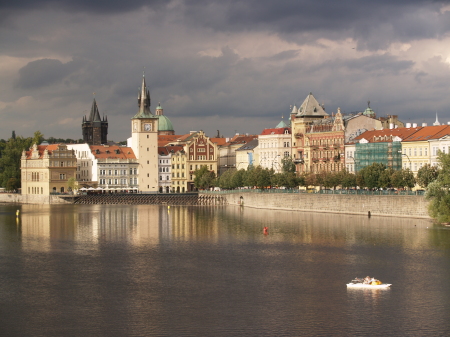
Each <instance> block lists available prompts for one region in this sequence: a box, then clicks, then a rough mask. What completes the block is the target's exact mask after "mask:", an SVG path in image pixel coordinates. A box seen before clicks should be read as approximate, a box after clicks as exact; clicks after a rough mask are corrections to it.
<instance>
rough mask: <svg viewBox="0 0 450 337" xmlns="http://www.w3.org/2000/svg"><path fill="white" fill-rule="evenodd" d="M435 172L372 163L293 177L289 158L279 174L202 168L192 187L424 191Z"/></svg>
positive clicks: (428, 167) (254, 169) (256, 169)
mask: <svg viewBox="0 0 450 337" xmlns="http://www.w3.org/2000/svg"><path fill="white" fill-rule="evenodd" d="M438 173H439V170H438V168H437V167H435V166H431V165H428V164H427V165H424V166H423V167H422V168H420V170H419V171H418V174H417V177H414V174H413V173H412V171H411V170H410V169H400V170H393V169H392V168H390V167H386V166H385V165H384V164H381V163H373V164H372V165H370V166H367V167H365V168H363V169H362V170H360V171H359V172H357V173H356V174H355V173H351V172H348V171H346V170H342V171H336V172H321V173H305V174H302V175H300V176H297V175H296V173H295V165H294V163H293V162H292V160H291V159H290V158H284V159H283V164H282V172H281V173H275V171H274V170H273V169H268V168H262V167H261V166H256V167H252V166H249V168H248V169H247V170H244V169H241V170H227V171H225V172H224V173H223V174H222V175H220V176H219V177H216V175H215V173H214V172H212V171H209V170H208V168H207V167H206V166H203V167H201V168H200V169H199V170H197V171H195V172H194V174H195V179H194V185H195V187H197V188H198V189H209V188H212V187H220V188H222V189H234V188H240V187H256V188H260V189H264V188H268V187H283V188H297V187H299V186H303V187H319V188H333V189H336V188H337V187H341V188H343V189H348V188H366V189H370V190H374V189H390V188H397V189H408V188H409V189H411V188H413V187H414V186H416V184H417V185H419V186H421V187H423V188H426V187H427V186H428V184H430V183H431V182H432V181H434V180H435V179H436V178H437V176H438Z"/></svg>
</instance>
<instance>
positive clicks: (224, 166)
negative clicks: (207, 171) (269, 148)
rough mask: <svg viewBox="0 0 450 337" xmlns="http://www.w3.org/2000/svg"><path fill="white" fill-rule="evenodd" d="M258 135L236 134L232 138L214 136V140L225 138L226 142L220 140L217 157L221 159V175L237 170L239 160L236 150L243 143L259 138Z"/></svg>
mask: <svg viewBox="0 0 450 337" xmlns="http://www.w3.org/2000/svg"><path fill="white" fill-rule="evenodd" d="M257 138H258V135H248V134H246V135H240V134H236V135H234V137H232V138H231V139H229V138H214V140H218V141H220V140H225V142H223V141H222V142H218V145H219V146H218V151H219V152H218V154H217V159H218V161H219V172H218V173H219V175H222V174H223V173H224V172H226V171H228V170H235V169H236V165H237V164H238V161H237V160H236V150H237V149H238V148H240V147H242V146H243V145H245V144H247V143H248V142H251V141H252V140H253V139H257Z"/></svg>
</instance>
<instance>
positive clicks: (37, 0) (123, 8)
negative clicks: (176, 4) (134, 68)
mask: <svg viewBox="0 0 450 337" xmlns="http://www.w3.org/2000/svg"><path fill="white" fill-rule="evenodd" d="M166 3H167V1H165V0H115V1H114V0H113V1H108V0H17V1H10V0H0V12H2V11H3V12H6V11H21V12H23V11H28V10H30V9H31V10H33V9H42V8H52V9H61V10H65V11H81V12H90V13H98V14H102V13H103V14H105V13H106V14H108V13H118V12H127V11H132V10H135V9H137V8H141V7H143V6H148V7H153V8H158V7H160V6H161V5H163V4H166Z"/></svg>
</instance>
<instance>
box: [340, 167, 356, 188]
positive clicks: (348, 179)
mask: <svg viewBox="0 0 450 337" xmlns="http://www.w3.org/2000/svg"><path fill="white" fill-rule="evenodd" d="M339 173H340V181H341V186H342V188H347V189H348V188H350V187H356V186H357V184H356V175H355V174H353V173H350V172H348V171H347V170H343V171H341V172H339Z"/></svg>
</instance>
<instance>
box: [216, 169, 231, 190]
mask: <svg viewBox="0 0 450 337" xmlns="http://www.w3.org/2000/svg"><path fill="white" fill-rule="evenodd" d="M232 178H233V171H232V170H226V171H225V172H224V173H222V174H221V175H220V177H219V179H218V185H219V187H220V188H224V189H230V188H233V181H232Z"/></svg>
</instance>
